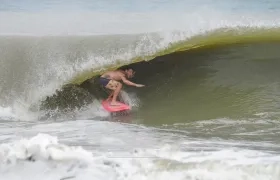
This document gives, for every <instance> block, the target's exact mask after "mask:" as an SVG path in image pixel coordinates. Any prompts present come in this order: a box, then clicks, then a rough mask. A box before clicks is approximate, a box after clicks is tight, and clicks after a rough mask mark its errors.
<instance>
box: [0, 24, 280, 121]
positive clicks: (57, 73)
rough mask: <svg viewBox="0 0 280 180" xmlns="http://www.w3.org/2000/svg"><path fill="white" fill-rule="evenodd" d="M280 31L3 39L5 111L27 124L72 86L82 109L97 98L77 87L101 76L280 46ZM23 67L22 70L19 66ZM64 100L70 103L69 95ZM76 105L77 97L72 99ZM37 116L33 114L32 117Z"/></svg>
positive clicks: (0, 38)
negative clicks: (188, 55) (219, 50)
mask: <svg viewBox="0 0 280 180" xmlns="http://www.w3.org/2000/svg"><path fill="white" fill-rule="evenodd" d="M279 31H280V29H279V28H278V27H273V28H271V27H270V26H268V27H263V28H260V27H244V26H236V27H235V26H233V27H224V28H218V29H216V28H214V30H211V29H210V30H207V31H206V30H203V31H202V32H200V31H195V32H188V31H172V32H166V33H164V32H154V33H143V34H127V35H124V34H118V35H98V36H44V37H33V36H15V35H11V36H0V41H1V44H0V54H1V62H0V63H1V71H0V75H1V79H0V81H1V85H2V86H1V89H0V90H1V92H2V93H1V94H0V99H1V100H2V105H1V107H7V108H11V109H12V111H13V114H14V115H15V116H19V117H27V118H29V117H30V116H28V115H26V113H25V112H27V114H28V113H30V111H32V112H34V111H35V112H36V111H37V110H38V109H39V108H40V106H41V103H42V102H43V103H44V101H45V100H46V98H48V97H55V96H56V95H57V94H59V91H61V90H63V88H66V89H67V88H68V87H69V86H68V85H74V86H75V87H74V89H73V88H70V89H71V90H70V91H69V93H68V95H69V94H72V95H71V96H69V97H75V96H76V94H77V93H78V94H79V93H80V94H81V96H80V97H85V98H82V99H83V100H81V101H80V102H78V103H77V102H75V103H73V104H81V105H82V104H83V103H84V102H88V101H91V100H92V99H94V97H92V96H91V95H89V93H88V92H85V91H83V90H81V89H79V87H78V86H80V85H82V84H83V83H85V82H87V80H90V79H92V78H95V77H96V76H97V75H99V74H100V73H102V72H105V71H108V70H112V69H116V68H118V67H122V66H125V65H131V64H134V63H137V62H146V61H151V60H154V59H156V58H157V57H161V56H166V55H168V54H173V53H177V52H181V51H189V52H191V51H198V50H199V51H203V50H205V49H207V48H211V47H218V46H220V47H223V46H226V45H234V44H238V43H240V44H242V43H263V42H273V41H280V35H279V34H280V33H279ZM172 61H173V60H172ZM19 63H21V66H18V64H19ZM9 69H12V70H11V71H9ZM64 92H65V91H64ZM62 94H64V93H62ZM63 96H64V97H67V95H66V94H64V95H63ZM70 99H71V98H70ZM75 99H77V97H75V98H72V100H75ZM64 100H65V101H61V102H64V104H69V103H67V101H68V100H69V98H68V100H67V98H64ZM60 104H61V103H60ZM70 104H71V103H70ZM14 111H17V113H15V112H14ZM18 113H19V114H18ZM16 114H17V115H16ZM34 116H36V114H35V115H34ZM34 116H33V114H32V116H31V117H34Z"/></svg>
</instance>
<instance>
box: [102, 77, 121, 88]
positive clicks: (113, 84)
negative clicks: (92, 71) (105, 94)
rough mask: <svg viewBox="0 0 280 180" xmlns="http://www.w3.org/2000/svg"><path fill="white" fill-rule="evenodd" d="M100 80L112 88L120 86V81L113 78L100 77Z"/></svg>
mask: <svg viewBox="0 0 280 180" xmlns="http://www.w3.org/2000/svg"><path fill="white" fill-rule="evenodd" d="M99 82H100V84H101V85H102V86H104V87H106V88H108V89H111V90H115V89H117V87H118V86H119V84H120V82H118V81H115V80H112V79H107V78H104V77H100V79H99Z"/></svg>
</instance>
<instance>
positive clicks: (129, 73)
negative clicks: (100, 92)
mask: <svg viewBox="0 0 280 180" xmlns="http://www.w3.org/2000/svg"><path fill="white" fill-rule="evenodd" d="M134 74H135V72H134V71H133V70H132V69H125V70H116V71H108V72H106V73H104V74H102V75H101V77H100V79H99V82H100V84H101V85H102V86H104V87H106V88H108V89H110V90H113V92H112V93H111V94H110V95H109V97H108V100H109V99H110V98H111V97H112V96H113V98H112V101H111V105H112V106H117V105H119V104H118V103H117V97H118V95H119V93H120V91H121V89H122V83H120V82H119V81H120V80H122V81H123V82H124V83H125V84H127V85H130V86H135V87H143V86H144V85H143V84H136V83H133V82H131V81H129V80H127V79H128V78H132V77H134Z"/></svg>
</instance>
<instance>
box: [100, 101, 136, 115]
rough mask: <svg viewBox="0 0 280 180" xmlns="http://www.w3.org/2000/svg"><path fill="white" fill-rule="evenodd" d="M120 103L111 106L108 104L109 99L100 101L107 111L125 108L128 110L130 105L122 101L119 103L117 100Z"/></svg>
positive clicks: (123, 109)
mask: <svg viewBox="0 0 280 180" xmlns="http://www.w3.org/2000/svg"><path fill="white" fill-rule="evenodd" d="M117 102H118V103H119V104H120V105H118V106H112V105H110V103H111V101H108V100H103V101H102V106H103V108H104V109H106V110H107V111H109V112H118V111H125V110H130V109H131V108H130V106H128V105H126V104H124V103H121V102H119V101H117Z"/></svg>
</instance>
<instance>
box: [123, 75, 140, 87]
mask: <svg viewBox="0 0 280 180" xmlns="http://www.w3.org/2000/svg"><path fill="white" fill-rule="evenodd" d="M122 81H123V82H124V83H125V84H127V85H129V86H137V84H136V83H134V82H131V81H129V80H127V79H126V78H125V77H124V76H122Z"/></svg>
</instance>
